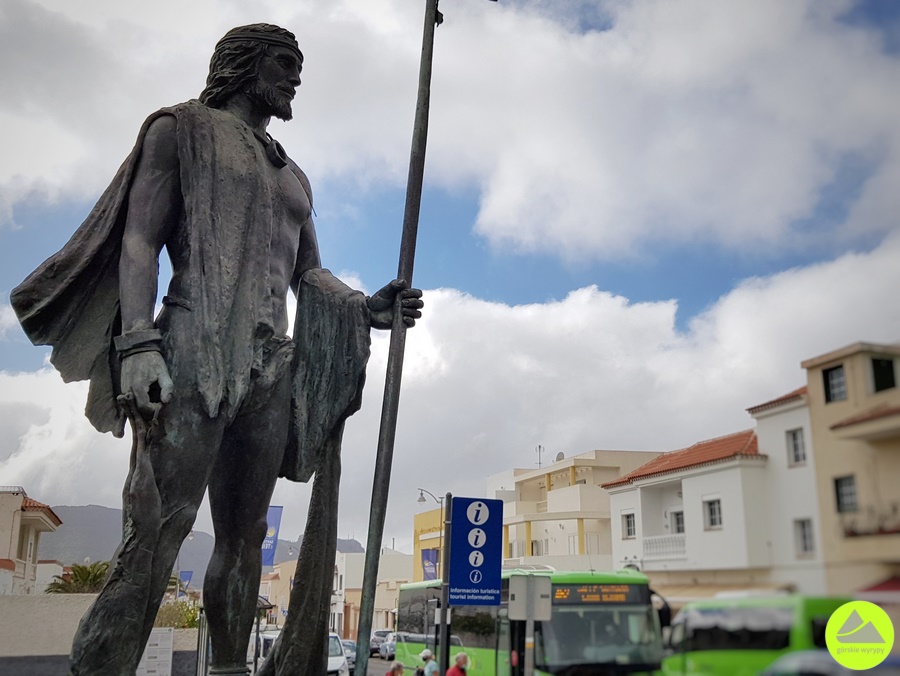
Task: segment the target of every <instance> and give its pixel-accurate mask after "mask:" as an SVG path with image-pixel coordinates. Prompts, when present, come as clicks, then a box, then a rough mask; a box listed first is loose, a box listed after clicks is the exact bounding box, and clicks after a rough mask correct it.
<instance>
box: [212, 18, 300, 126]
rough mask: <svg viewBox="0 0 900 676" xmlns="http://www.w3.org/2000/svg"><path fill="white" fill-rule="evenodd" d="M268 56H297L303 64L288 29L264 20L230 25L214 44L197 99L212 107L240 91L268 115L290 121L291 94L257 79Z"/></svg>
mask: <svg viewBox="0 0 900 676" xmlns="http://www.w3.org/2000/svg"><path fill="white" fill-rule="evenodd" d="M267 56H271V57H274V58H278V57H279V56H283V57H285V58H296V59H297V60H298V61H299V65H301V66H302V64H303V53H302V52H301V51H300V47H299V46H298V45H297V39H296V38H295V37H294V34H293V33H291V32H290V31H288V30H285V29H284V28H279V27H278V26H273V25H272V24H267V23H255V24H250V25H248V26H238V27H237V28H232V29H231V30H230V31H228V32H227V33H225V35H224V36H223V37H222V39H221V40H219V42H218V44H216V49H215V51H214V52H213V55H212V59H210V62H209V75H208V76H207V78H206V87H205V88H204V90H203V91H202V92H201V94H200V101H201V102H203V103H205V104H206V105H208V106H210V107H211V108H222V107H223V106H224V105H225V104H226V103H227V102H228V100H229V99H230V98H231V97H233V96H234V95H235V94H239V93H243V94H246V95H248V96H249V97H250V98H251V99H252V100H254V101H255V102H256V103H258V104H259V105H261V106H264V107H266V108H268V111H267V113H268V114H271V115H274V116H275V117H277V118H280V119H282V120H290V119H291V117H292V111H291V99H292V98H293V96H292V95H291V94H290V93H289V92H285V91H282V90H280V89H278V88H277V87H274V86H272V85H271V83H267V82H263V81H262V78H260V67H261V65H262V61H263V59H264V58H266V57H267ZM297 84H299V79H298V81H297Z"/></svg>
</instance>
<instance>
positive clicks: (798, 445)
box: [787, 429, 806, 467]
mask: <svg viewBox="0 0 900 676" xmlns="http://www.w3.org/2000/svg"><path fill="white" fill-rule="evenodd" d="M787 449H788V465H789V466H791V467H795V466H797V465H805V464H806V445H805V444H804V443H803V430H802V429H797V430H788V431H787Z"/></svg>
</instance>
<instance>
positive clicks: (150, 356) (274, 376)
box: [12, 24, 422, 676]
mask: <svg viewBox="0 0 900 676" xmlns="http://www.w3.org/2000/svg"><path fill="white" fill-rule="evenodd" d="M302 65H303V55H302V54H301V52H300V49H299V47H298V45H297V42H296V40H295V38H294V35H293V34H292V33H290V32H289V31H287V30H284V29H282V28H279V27H277V26H272V25H268V24H254V25H250V26H241V27H238V28H235V29H233V30H231V31H229V32H228V33H227V34H226V35H225V36H224V37H223V38H222V39H221V40H220V41H219V43H218V44H217V45H216V48H215V53H214V54H213V57H212V60H211V62H210V73H209V77H208V79H207V86H206V88H205V89H204V91H203V93H202V94H201V95H200V100H199V101H197V100H192V101H188V102H186V103H183V104H179V105H176V106H173V107H170V108H164V109H162V110H160V111H158V112H157V113H154V114H153V115H151V116H150V117H149V118H148V119H147V121H146V122H145V123H144V125H143V127H142V129H141V132H140V135H139V137H138V141H137V144H136V146H135V148H134V150H133V152H132V153H131V155H130V156H129V157H128V159H127V160H126V161H125V163H124V164H123V165H122V167H121V168H120V170H119V172H118V174H117V175H116V177H115V178H114V180H113V182H112V184H111V185H110V186H109V188H108V189H107V190H106V192H105V193H104V194H103V196H102V197H101V198H100V201H99V202H98V203H97V205H96V207H95V208H94V209H93V211H92V212H91V214H90V215H89V216H88V218H87V220H86V221H85V222H84V224H82V226H81V227H80V228H79V229H78V230H77V232H76V233H75V234H74V235H73V237H72V239H71V240H70V241H69V243H68V244H66V246H65V247H64V248H63V249H62V250H61V251H60V252H59V253H57V254H55V255H54V256H53V257H51V258H50V259H48V260H47V261H46V262H45V263H44V264H43V265H42V266H41V267H40V268H38V269H37V270H36V271H35V272H34V273H32V275H30V276H29V278H28V279H26V280H25V281H24V282H23V283H22V284H21V285H20V286H19V287H18V288H17V289H15V290H14V291H13V294H12V301H13V306H14V308H15V309H16V312H17V314H18V316H19V319H20V321H21V323H22V325H23V327H24V329H25V330H26V332H27V333H28V335H29V337H30V338H31V339H32V340H33V341H34V342H35V343H37V344H46V345H52V346H53V354H52V357H51V360H52V362H53V363H54V365H55V366H56V367H57V368H58V369H59V371H60V373H61V374H62V376H63V378H64V379H65V380H67V381H71V380H84V379H89V380H90V381H91V387H90V394H89V397H88V404H87V409H86V414H87V416H88V418H89V419H90V421H91V422H92V423H93V424H94V426H95V427H96V428H97V429H98V430H100V431H111V432H113V433H114V434H116V435H117V436H121V435H122V434H123V433H124V425H125V420H126V417H130V419H131V421H132V427H133V432H134V438H135V441H134V450H133V452H132V458H131V467H130V471H129V476H128V479H127V480H126V485H125V489H124V491H123V502H124V509H123V521H124V523H123V538H122V543H121V544H120V546H119V549H118V550H117V552H116V557H115V559H114V562H113V565H112V566H111V573H110V577H109V579H108V581H107V583H106V586H105V587H104V589H103V591H102V592H101V594H100V596H99V597H98V599H97V601H96V602H95V604H94V605H93V606H92V608H91V609H90V610H89V611H88V613H87V614H86V615H85V617H84V618H83V619H82V622H81V625H80V626H79V630H78V634H77V636H76V638H75V642H74V646H73V649H72V659H71V669H72V673H73V674H77V675H82V674H92V675H98V676H99V675H101V674H102V675H103V676H109V675H113V674H123V675H124V674H133V673H134V671H135V668H136V667H137V664H138V661H139V659H140V657H141V654H142V652H143V648H144V645H145V643H146V640H147V638H148V636H149V633H150V629H151V628H152V625H153V621H154V618H155V616H156V612H157V608H158V606H159V603H160V600H161V599H162V596H163V594H164V592H165V589H166V586H167V584H168V581H169V577H170V575H171V572H172V567H173V564H174V562H175V557H176V555H177V553H178V550H179V548H180V546H181V544H182V541H183V540H184V538H185V537H186V536H187V534H188V533H189V531H190V530H191V527H192V525H193V523H194V519H195V517H196V514H197V508H198V506H199V505H200V502H201V500H202V498H203V495H204V492H205V491H206V490H207V488H208V490H209V497H210V505H211V509H212V517H213V523H214V527H215V536H216V544H215V549H214V552H213V555H212V559H211V561H210V563H209V567H208V569H207V573H206V579H205V581H204V585H203V593H204V605H205V610H206V616H207V618H208V624H209V633H210V638H211V644H212V669H211V672H210V673H218V674H224V673H247V672H246V661H245V660H246V652H247V645H248V639H249V635H250V631H251V626H252V622H253V618H254V616H255V612H256V604H257V593H258V586H259V577H260V570H261V554H260V547H261V545H262V541H263V539H264V536H265V532H266V510H267V506H268V503H269V499H270V498H271V495H272V491H273V489H274V486H275V482H276V479H277V478H278V477H279V476H285V477H287V478H289V479H292V480H298V481H307V480H309V479H310V477H311V476H312V475H313V474H315V476H316V479H315V485H314V488H313V497H312V502H311V505H310V520H311V521H312V520H313V515H314V514H315V523H314V524H312V525H308V527H307V532H306V535H305V537H304V542H303V547H304V549H305V550H306V551H305V552H303V553H302V554H301V562H300V565H301V566H303V565H306V566H307V570H305V571H304V572H303V573H301V574H300V577H302V585H301V587H303V588H305V589H306V593H308V595H309V602H310V603H313V604H314V606H315V609H314V610H315V612H314V614H316V615H317V616H319V615H320V612H319V609H318V606H317V605H315V604H316V603H317V601H316V599H317V598H319V597H318V595H317V592H318V591H319V587H321V588H322V589H324V590H330V571H331V568H332V566H333V559H334V544H335V543H334V541H335V539H336V535H337V529H336V519H337V514H336V505H337V488H338V480H339V476H340V459H339V451H340V438H341V434H342V431H343V425H344V421H345V420H346V418H347V417H348V416H349V415H351V414H352V413H354V412H355V411H356V410H357V409H358V408H359V405H360V397H361V391H362V386H363V381H364V377H365V364H366V360H367V359H368V349H369V328H370V327H376V328H389V327H390V325H391V322H392V320H393V315H394V308H395V307H400V308H401V312H402V317H403V321H404V322H405V323H406V324H407V325H408V326H412V325H413V324H414V323H415V319H417V318H418V317H420V316H421V313H420V309H421V307H422V301H421V300H420V297H421V293H420V292H419V291H418V290H415V289H409V288H407V285H406V284H405V283H404V282H403V281H400V280H396V281H394V282H391V283H390V284H388V285H387V286H385V287H384V288H383V289H381V290H380V291H379V292H378V293H376V294H375V295H374V296H372V297H371V298H367V297H366V296H364V295H363V294H362V293H360V292H358V291H353V290H352V289H349V288H348V287H346V286H345V285H344V284H342V283H341V282H340V281H339V280H337V279H336V278H335V277H333V276H332V275H331V274H330V273H329V272H328V271H327V270H324V269H323V268H322V267H321V262H320V260H319V251H318V247H317V244H316V235H315V230H314V227H313V221H312V218H311V211H312V193H311V190H310V186H309V182H308V180H307V178H306V175H305V174H304V173H303V172H302V171H301V170H300V168H299V167H297V165H296V164H294V162H293V161H292V160H291V159H290V158H289V157H288V156H287V155H286V154H285V152H284V150H283V149H282V147H281V145H280V144H279V143H278V142H277V141H275V140H274V139H272V138H271V137H270V136H269V135H268V134H267V132H266V127H267V125H268V123H269V120H270V119H271V117H272V116H275V117H278V118H280V119H283V120H289V119H290V118H291V101H292V99H293V97H294V93H295V90H296V88H297V87H298V86H299V85H300V71H301V68H302ZM163 248H165V249H166V251H167V253H168V256H169V258H170V260H171V265H172V279H171V282H170V284H169V286H168V289H167V293H166V295H165V297H164V298H163V308H162V310H161V312H160V313H159V315H158V316H156V317H155V318H154V316H153V313H154V307H155V303H156V299H157V285H158V263H159V256H160V253H161V251H162V249H163ZM288 288H291V289H292V290H293V291H294V292H295V294H296V295H297V299H298V308H297V316H296V319H295V326H294V335H293V337H289V336H287V330H288V317H287V311H286V297H287V292H288ZM398 296H399V298H397V297H398ZM129 410H130V411H131V413H130V414H129ZM315 547H318V548H319V549H318V550H317V551H313V550H311V549H310V548H315ZM304 561H305V562H306V563H305V564H304ZM322 561H324V562H325V564H324V565H323V564H322V563H321V562H322ZM319 568H321V570H319ZM320 578H321V579H320ZM300 581H301V580H298V583H299V582H300ZM293 606H294V602H293V599H292V611H293V610H294V607H293ZM297 612H310V611H309V608H307V609H306V611H301V610H297ZM325 613H326V614H327V606H326V608H325ZM322 617H324V615H323V616H322ZM325 631H326V630H325V627H324V626H322V627H321V628H318V629H317V630H316V631H315V632H314V633H313V634H311V635H310V636H311V637H312V641H313V643H315V644H318V643H321V647H315V648H310V651H311V652H310V655H311V657H309V658H308V659H311V660H312V664H314V665H317V664H319V663H320V661H319V660H321V659H323V657H324V652H323V651H324V648H325ZM281 647H282V648H283V650H282V653H284V654H288V653H290V650H289V649H288V648H287V647H285V646H281ZM301 652H302V651H301ZM292 659H293V660H294V661H293V662H292V664H293V665H294V666H293V669H294V670H296V669H297V668H298V664H300V662H298V661H297V658H296V655H295V656H294V658H292ZM304 659H307V658H304ZM315 671H316V669H315V668H314V667H311V668H310V673H314V672H315ZM296 673H301V671H296ZM304 673H305V672H304Z"/></svg>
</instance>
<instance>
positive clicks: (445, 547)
mask: <svg viewBox="0 0 900 676" xmlns="http://www.w3.org/2000/svg"><path fill="white" fill-rule="evenodd" d="M416 490H418V491H419V499H418V500H417V502H418V503H419V504H421V503H424V502H425V495H424V493H428V495H430V496H431V497H432V499H433V500H434V501H435V502H437V503H439V504H440V506H441V521H443V522H444V528H443V530H442V531H441V544H440V548H441V564H440V566H441V568H440V570H441V601H440V611H441V617H440V621H439V622H438V640H437V641H436V642H435V648H438V657H439V658H440V660H439V665H440V666H439V667H438V673H441V674H445V673H447V669H449V668H450V576H449V572H450V529H451V528H452V527H453V523H452V522H453V519H452V518H450V517H451V511H452V509H453V494H452V493H447V495H445V496H444V497H443V498H438V497H436V496H435V495H434V493H431V492H430V491H426V490H425V489H424V488H418V489H416ZM445 501H446V502H445ZM445 504H446V506H447V509H446V511H444V505H445ZM439 646H440V647H439Z"/></svg>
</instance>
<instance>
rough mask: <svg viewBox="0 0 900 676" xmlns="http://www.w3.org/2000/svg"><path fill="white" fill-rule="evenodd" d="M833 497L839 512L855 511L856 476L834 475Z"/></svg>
mask: <svg viewBox="0 0 900 676" xmlns="http://www.w3.org/2000/svg"><path fill="white" fill-rule="evenodd" d="M834 499H835V503H836V504H837V511H838V512H839V513H841V514H843V513H845V512H855V511H856V509H857V507H856V477H854V476H853V475H852V474H851V475H850V476H839V477H835V479H834Z"/></svg>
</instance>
